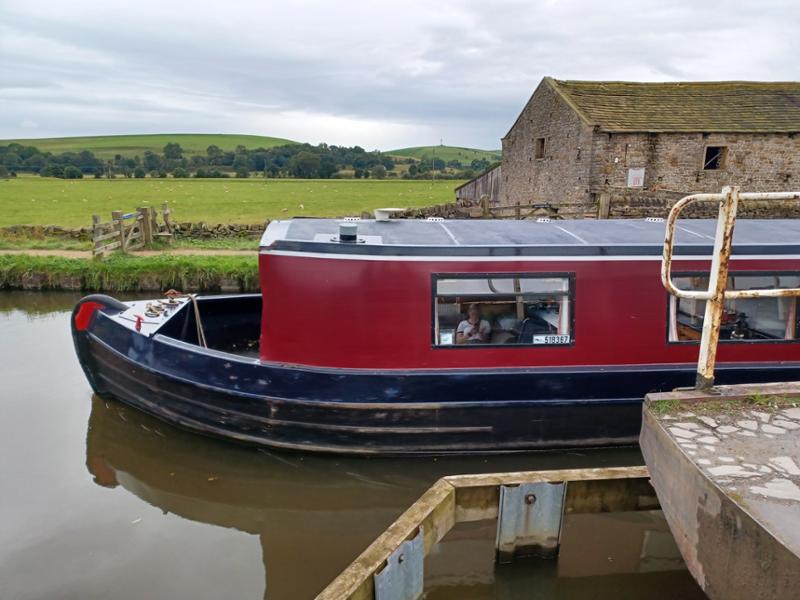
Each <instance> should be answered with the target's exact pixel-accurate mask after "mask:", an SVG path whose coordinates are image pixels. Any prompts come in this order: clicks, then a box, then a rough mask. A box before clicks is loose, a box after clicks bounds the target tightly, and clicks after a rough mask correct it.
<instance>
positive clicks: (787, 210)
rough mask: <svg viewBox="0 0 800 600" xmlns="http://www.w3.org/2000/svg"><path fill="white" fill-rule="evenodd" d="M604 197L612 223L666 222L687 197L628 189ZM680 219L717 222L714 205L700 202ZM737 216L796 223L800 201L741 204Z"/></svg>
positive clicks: (679, 193) (612, 192)
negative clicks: (631, 220) (645, 220)
mask: <svg viewBox="0 0 800 600" xmlns="http://www.w3.org/2000/svg"><path fill="white" fill-rule="evenodd" d="M717 191H719V190H717ZM607 193H609V195H610V198H609V200H610V202H609V214H608V216H609V218H611V219H645V218H647V217H662V218H666V216H667V215H668V214H669V211H670V209H671V208H672V206H673V205H674V204H675V202H677V201H678V200H680V199H681V198H683V197H684V196H686V194H685V193H683V192H672V191H667V190H659V191H646V190H634V189H630V188H617V189H610V190H608V192H607ZM681 215H682V218H692V219H716V218H717V205H716V203H714V202H699V203H696V204H693V205H691V206H689V207H687V208H686V209H685V210H684V211H683V212H681ZM737 216H738V217H739V218H742V219H790V218H791V219H797V218H800V201H797V200H793V201H780V202H777V201H770V202H766V201H742V202H740V203H739V209H738V212H737Z"/></svg>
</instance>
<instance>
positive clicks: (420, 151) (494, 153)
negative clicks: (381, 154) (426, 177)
mask: <svg viewBox="0 0 800 600" xmlns="http://www.w3.org/2000/svg"><path fill="white" fill-rule="evenodd" d="M386 154H391V155H392V156H406V157H411V158H417V159H422V158H433V157H434V156H436V158H441V159H442V160H444V161H445V162H449V161H451V160H458V161H461V163H462V164H469V163H471V162H472V161H473V160H475V159H478V160H481V159H482V158H485V159H486V160H488V161H489V162H495V161H497V160H500V157H501V153H500V150H478V149H476V148H459V147H458V146H416V147H414V148H398V149H397V150H387V151H386Z"/></svg>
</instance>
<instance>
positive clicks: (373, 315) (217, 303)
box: [72, 219, 800, 454]
mask: <svg viewBox="0 0 800 600" xmlns="http://www.w3.org/2000/svg"><path fill="white" fill-rule="evenodd" d="M341 227H342V229H341V230H340V232H339V234H338V235H337V223H336V221H333V220H324V219H298V220H293V221H283V222H277V221H276V222H273V223H271V224H270V226H269V228H268V229H267V232H266V233H265V235H264V238H263V240H262V248H261V254H260V274H261V288H262V291H263V301H262V297H261V296H259V295H242V296H224V297H206V298H201V299H199V300H198V301H197V304H195V305H194V306H193V305H192V303H190V302H189V301H187V300H186V299H183V300H180V301H174V302H173V303H170V304H164V303H161V302H159V301H152V302H146V301H142V302H131V303H125V304H123V303H119V302H117V301H115V300H113V299H111V298H108V297H100V296H90V297H88V298H85V299H84V300H82V301H81V302H80V303H79V304H78V306H77V307H76V309H75V312H74V315H73V320H72V322H73V335H74V339H75V345H76V349H77V352H78V356H79V358H80V360H81V363H82V365H83V367H84V371H85V372H86V374H87V377H88V378H89V381H90V382H91V384H92V386H93V388H94V389H95V391H96V392H97V393H99V394H107V395H113V396H115V397H117V398H119V399H121V400H123V401H125V402H127V403H129V404H132V405H133V406H136V407H137V408H140V409H142V410H145V411H147V412H149V413H151V414H153V415H156V416H158V417H159V418H161V419H163V420H165V421H168V422H170V423H173V424H177V425H180V426H182V427H185V428H188V429H192V430H194V431H197V432H201V433H206V434H209V435H216V436H221V437H226V438H230V439H233V440H238V441H242V442H248V443H253V444H261V445H267V446H272V447H277V448H291V449H301V450H313V451H326V452H339V453H364V454H378V453H384V454H405V453H427V454H433V453H444V452H487V451H520V450H530V449H541V448H552V447H567V446H588V445H614V444H623V443H635V441H636V440H637V436H638V432H639V426H640V420H641V408H640V407H641V399H642V398H643V397H644V395H645V394H646V393H648V392H651V391H655V390H668V389H672V388H675V387H678V386H682V385H689V384H691V383H692V382H693V381H694V378H695V368H694V364H693V363H694V361H695V360H696V356H697V346H696V343H697V340H696V339H695V338H696V332H697V330H698V328H699V327H702V323H701V322H700V321H699V320H700V319H702V317H701V315H702V314H703V311H702V307H700V306H699V305H698V303H697V302H689V301H683V300H681V301H676V300H675V299H674V298H673V299H672V300H669V297H668V295H667V294H666V292H664V290H663V288H662V287H661V284H660V281H659V273H660V264H661V253H662V242H663V235H664V231H663V225H662V224H661V223H653V222H649V221H636V220H627V221H608V220H606V221H588V220H587V221H571V222H568V221H559V222H558V223H538V222H521V221H501V222H494V221H441V220H439V221H433V222H431V221H402V220H389V221H386V222H381V221H359V222H357V223H355V222H351V223H343V224H342V225H341ZM356 229H357V230H358V231H356ZM713 231H714V223H713V222H710V221H700V220H698V221H691V222H689V221H685V222H682V223H681V226H680V227H679V231H678V233H677V244H676V246H675V254H676V266H675V268H676V269H677V270H679V271H682V272H681V273H676V276H678V277H683V278H686V279H687V280H692V281H694V280H697V285H700V284H702V282H701V281H700V279H701V275H700V273H702V272H703V271H704V270H707V269H708V260H707V257H709V256H710V255H711V251H712V248H711V243H712V241H713ZM798 240H800V223H798V222H797V221H789V220H785V221H781V220H775V221H769V222H758V221H746V220H743V221H740V222H739V223H738V224H737V229H736V238H735V240H734V241H735V244H734V252H733V256H732V259H731V271H730V278H731V283H730V285H729V288H731V289H740V290H742V289H755V288H759V287H765V286H766V287H795V286H797V285H798V281H797V280H798V272H800V261H798V255H800V242H799V241H798ZM733 304H736V306H730V307H729V309H730V311H729V312H730V313H731V314H734V313H735V314H737V315H740V316H738V317H737V320H736V323H735V324H732V325H731V327H730V335H729V336H728V339H726V340H725V342H724V343H723V344H722V345H721V346H720V348H719V351H718V369H717V380H718V381H719V382H720V383H739V382H763V381H770V380H787V379H796V378H800V361H798V359H800V355H799V354H798V345H797V343H798V338H800V319H798V316H800V312H799V311H798V310H797V306H796V303H795V302H794V301H792V300H791V299H788V298H761V299H743V300H736V301H734V302H733ZM743 314H744V315H746V317H747V318H744V317H741V315H743ZM198 315H200V317H198ZM201 325H202V326H201ZM204 341H205V342H207V346H208V347H204V345H205V344H204V343H203V342H204ZM257 345H258V351H256V346H257Z"/></svg>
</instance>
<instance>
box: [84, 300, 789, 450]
mask: <svg viewBox="0 0 800 600" xmlns="http://www.w3.org/2000/svg"><path fill="white" fill-rule="evenodd" d="M74 338H75V346H76V350H77V351H78V356H79V359H80V361H81V364H82V366H83V368H84V370H85V372H86V374H87V377H88V378H89V381H90V383H91V384H92V387H93V388H94V390H95V391H96V392H97V393H99V394H101V395H103V394H108V395H112V396H114V397H116V398H117V399H119V400H121V401H123V402H126V403H128V404H131V405H133V406H135V407H137V408H139V409H141V410H143V411H145V412H148V413H150V414H152V415H154V416H156V417H159V418H161V419H163V420H165V421H167V422H169V423H171V424H174V425H178V426H181V427H184V428H187V429H190V430H193V431H196V432H199V433H203V434H207V435H213V436H218V437H223V438H228V439H232V440H236V441H239V442H243V443H249V444H257V445H264V446H270V447H275V448H285V449H293V450H308V451H322V452H334V453H355V454H386V455H397V454H441V453H468V452H514V451H525V450H540V449H549V448H565V447H580V446H603V445H626V444H634V443H636V440H637V439H638V435H639V428H640V424H641V421H640V420H641V400H642V398H643V397H644V395H645V394H646V393H648V392H652V391H659V390H670V389H673V388H675V387H681V386H687V385H691V384H692V383H693V380H694V369H693V366H691V365H680V366H674V365H656V366H647V367H641V366H638V367H624V368H620V367H614V368H608V367H582V368H530V369H524V370H523V369H501V370H483V371H469V372H464V371H408V372H397V371H361V370H355V371H351V370H342V369H319V368H312V367H301V366H283V365H274V364H267V363H262V362H260V361H258V360H257V359H249V358H244V357H240V356H235V355H232V354H228V353H224V352H218V351H214V350H207V349H203V348H199V347H198V346H195V345H193V344H188V343H184V342H180V341H177V340H175V339H172V338H170V337H166V336H164V335H155V336H153V337H146V336H142V335H139V334H137V333H135V332H133V331H131V330H130V329H128V328H126V327H123V326H121V325H119V324H118V323H116V322H115V321H113V320H112V319H110V318H109V317H108V316H106V315H105V314H103V313H102V312H98V313H97V314H96V317H95V319H94V322H93V324H92V326H91V327H90V328H89V329H87V330H85V331H74ZM791 379H800V364H797V363H792V364H785V365H771V366H766V367H765V366H764V365H737V366H736V367H730V366H723V367H721V368H719V370H718V375H717V380H718V382H719V383H725V384H727V383H741V382H766V381H776V380H791Z"/></svg>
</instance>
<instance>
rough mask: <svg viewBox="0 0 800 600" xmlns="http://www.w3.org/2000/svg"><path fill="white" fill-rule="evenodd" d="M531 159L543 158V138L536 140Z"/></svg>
mask: <svg viewBox="0 0 800 600" xmlns="http://www.w3.org/2000/svg"><path fill="white" fill-rule="evenodd" d="M533 157H534V158H536V159H539V158H544V138H543V137H541V138H536V146H535V148H534V151H533Z"/></svg>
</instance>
